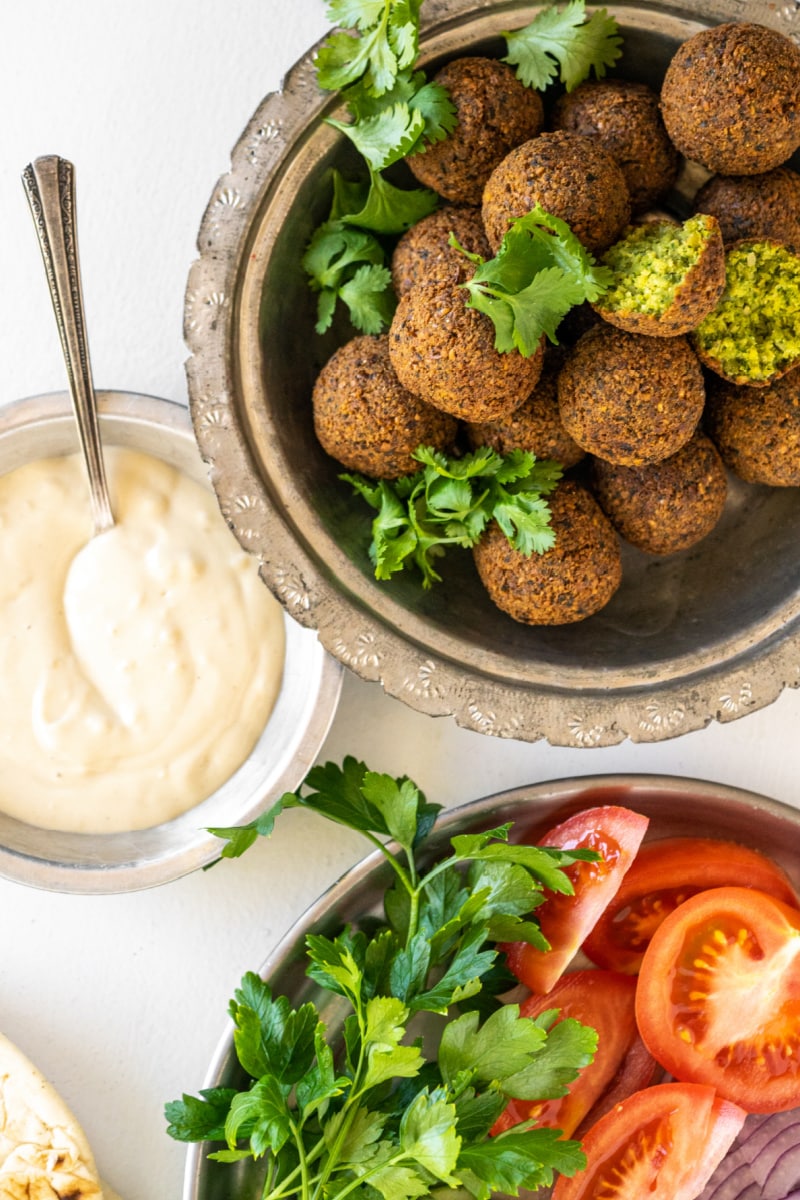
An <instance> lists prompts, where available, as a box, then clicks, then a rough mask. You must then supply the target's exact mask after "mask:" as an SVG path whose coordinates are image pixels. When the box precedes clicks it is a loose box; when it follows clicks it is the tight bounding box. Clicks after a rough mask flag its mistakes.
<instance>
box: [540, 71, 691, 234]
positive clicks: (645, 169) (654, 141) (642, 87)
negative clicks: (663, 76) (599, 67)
mask: <svg viewBox="0 0 800 1200" xmlns="http://www.w3.org/2000/svg"><path fill="white" fill-rule="evenodd" d="M551 124H552V127H553V129H564V130H566V131H567V132H569V133H581V134H583V135H584V137H591V138H594V139H595V140H596V141H597V142H598V143H599V145H601V146H602V147H603V149H604V150H607V151H608V153H609V154H610V155H611V157H612V158H613V159H614V161H615V162H616V163H617V164H618V166H619V167H620V168H621V170H622V174H623V175H624V176H625V182H626V184H627V185H628V191H629V193H630V197H631V208H632V211H633V212H634V213H640V212H645V211H646V209H648V208H649V207H650V205H651V204H653V203H654V202H655V201H656V200H658V199H659V197H660V196H663V195H664V193H665V192H667V191H669V189H670V188H671V187H672V184H673V183H674V182H675V177H676V175H677V174H678V161H679V159H678V151H677V150H676V149H675V147H674V146H673V144H672V142H671V141H670V140H669V137H668V136H667V131H666V129H665V128H664V122H663V121H662V119H661V112H660V110H659V107H658V95H657V94H656V93H655V92H654V91H653V89H652V88H650V87H648V86H647V84H645V83H633V82H632V81H630V80H627V79H598V80H587V81H586V82H585V83H581V84H579V85H578V87H576V88H575V89H574V91H571V92H565V93H564V95H563V96H561V97H560V98H559V99H558V100H557V101H556V103H555V106H554V108H553V112H552V117H551Z"/></svg>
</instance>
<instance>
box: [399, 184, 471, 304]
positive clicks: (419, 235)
mask: <svg viewBox="0 0 800 1200" xmlns="http://www.w3.org/2000/svg"><path fill="white" fill-rule="evenodd" d="M451 233H454V234H455V236H456V238H457V239H458V241H459V243H460V244H461V245H462V246H463V247H464V249H465V250H467V251H469V253H470V254H480V255H481V257H482V258H491V256H492V251H491V249H490V247H489V243H488V241H487V240H486V234H485V233H484V231H483V220H482V218H481V210H480V209H479V208H474V207H473V208H470V207H465V208H458V207H456V206H455V205H453V204H447V205H445V206H444V207H443V208H439V209H437V210H436V212H432V213H431V214H430V215H429V216H427V217H423V218H422V220H421V221H417V223H416V225H412V226H411V228H410V229H409V230H407V231H406V233H404V234H403V236H402V237H401V238H400V240H399V241H398V243H397V245H396V246H395V248H394V253H393V255H392V284H393V286H394V290H395V292H396V294H397V296H398V297H399V296H404V295H405V294H406V292H407V291H408V290H409V289H410V288H412V287H415V286H417V285H419V284H421V283H437V282H439V281H448V280H449V281H450V282H451V283H459V282H460V281H461V280H462V279H463V278H465V277H466V275H467V274H470V273H471V272H472V271H473V270H474V267H473V266H472V264H471V263H470V261H469V259H468V258H465V256H464V255H463V254H462V253H461V251H460V250H457V249H456V248H455V246H451V245H450V241H449V239H450V234H451Z"/></svg>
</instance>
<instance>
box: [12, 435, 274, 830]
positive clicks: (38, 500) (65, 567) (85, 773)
mask: <svg viewBox="0 0 800 1200" xmlns="http://www.w3.org/2000/svg"><path fill="white" fill-rule="evenodd" d="M107 469H108V475H109V483H110V487H111V493H112V502H113V507H114V514H115V518H116V524H115V526H114V528H113V529H111V530H109V531H108V532H106V533H103V534H101V535H100V536H98V537H92V536H91V534H92V529H91V520H90V509H89V502H88V495H87V488H86V482H85V477H84V474H83V464H82V463H81V461H80V460H79V458H78V457H77V456H76V457H70V458H53V459H46V460H41V461H38V462H34V463H30V464H27V465H26V466H23V467H20V468H19V469H17V470H15V471H12V472H10V473H9V474H7V475H5V476H3V477H2V478H0V567H1V569H0V810H2V811H4V812H6V813H8V814H9V815H10V816H13V817H16V818H18V819H19V820H21V821H26V822H28V823H29V824H31V825H38V826H42V827H44V828H47V829H58V830H73V831H79V832H102V833H111V832H118V831H122V830H133V829H142V828H146V827H148V826H151V825H155V824H159V823H160V822H162V821H165V820H168V819H170V818H171V817H174V816H176V815H177V814H178V813H181V812H183V811H185V810H186V809H188V808H191V807H192V806H193V805H195V804H197V803H199V801H201V800H203V799H205V798H206V797H207V796H209V795H210V794H211V793H212V792H213V791H215V789H216V788H217V787H219V786H220V785H221V784H222V783H224V782H225V781H226V780H227V779H228V778H229V777H230V776H231V775H232V774H233V772H234V771H235V770H236V768H237V767H239V766H240V765H241V763H242V762H243V761H244V760H245V758H246V757H247V755H248V754H249V752H250V750H251V749H252V747H253V746H254V744H255V742H256V741H257V739H258V736H259V734H260V733H261V731H262V730H263V728H264V725H265V724H266V721H267V718H268V716H269V714H270V712H271V710H272V707H273V705H274V703H275V699H276V697H277V694H278V691H279V688H280V682H281V675H282V671H283V658H284V629H283V613H282V610H281V608H280V605H279V604H278V603H277V601H276V600H275V599H274V597H273V596H272V595H270V593H269V592H268V591H267V589H266V588H265V587H264V585H263V584H262V583H261V581H260V580H259V579H258V576H257V572H256V568H255V564H254V562H253V560H252V559H251V558H249V557H248V556H247V555H246V554H245V553H244V551H242V550H241V549H240V548H239V546H238V545H237V544H236V542H235V540H234V538H233V537H232V536H231V534H230V532H229V530H228V529H227V528H226V527H225V523H224V522H223V521H222V519H221V518H220V515H219V511H218V509H217V507H216V502H215V500H214V497H213V496H212V495H211V494H210V493H209V492H207V491H206V490H205V489H204V488H202V487H200V485H199V484H196V483H194V482H193V481H192V480H190V479H188V478H187V477H186V476H185V475H182V474H181V473H180V472H179V471H177V470H175V469H174V468H172V467H170V466H168V465H167V464H165V463H163V462H161V461H160V460H158V459H155V458H151V457H149V456H146V455H143V454H140V453H138V452H134V451H131V450H123V449H119V448H115V447H112V448H111V449H110V450H108V451H107Z"/></svg>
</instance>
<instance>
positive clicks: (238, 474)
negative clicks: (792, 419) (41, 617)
mask: <svg viewBox="0 0 800 1200" xmlns="http://www.w3.org/2000/svg"><path fill="white" fill-rule="evenodd" d="M539 7H540V6H539V5H532V4H526V3H522V2H518V0H501V2H499V3H497V2H492V3H480V2H479V0H426V3H425V4H424V6H423V9H422V38H421V48H422V57H421V62H422V63H423V64H424V65H425V66H427V67H435V66H436V65H437V64H439V63H440V62H441V61H443V60H446V59H447V58H449V57H452V56H454V55H456V54H458V53H464V52H465V51H467V50H469V51H470V52H476V51H477V52H482V53H490V54H497V53H502V52H503V51H502V47H503V43H502V41H501V40H500V35H501V33H502V31H503V30H507V29H509V28H515V27H516V28H518V27H520V26H522V25H524V24H525V23H527V22H528V21H530V20H531V19H532V17H533V16H534V14H535V12H536V11H537V10H538V8H539ZM608 9H609V11H610V12H611V13H613V15H614V16H615V17H616V18H617V20H618V22H619V24H620V26H621V31H622V33H623V36H624V45H625V50H624V57H623V59H622V60H621V62H620V64H619V73H620V74H621V75H623V76H627V77H629V78H634V79H638V80H642V81H646V82H649V83H650V84H651V85H652V86H655V87H658V86H659V85H660V81H661V78H662V76H663V73H664V70H665V68H666V65H667V63H668V61H669V59H670V58H671V56H672V54H673V53H674V51H675V49H676V48H677V46H678V45H679V43H680V42H681V41H683V40H685V38H687V37H688V36H690V35H691V34H693V33H696V32H697V31H699V30H700V29H701V28H703V27H705V26H708V25H711V24H714V23H716V22H719V21H722V20H729V19H747V20H751V21H759V22H762V23H763V24H766V25H770V26H772V27H774V28H777V29H779V30H781V31H782V32H784V33H786V34H788V35H789V36H793V37H794V38H798V37H800V5H798V3H797V0H793V2H788V3H786V4H783V5H777V6H776V5H772V4H768V3H762V2H759V0H750V2H748V3H744V2H743V0H696V2H695V3H693V4H680V3H678V2H676V0H675V2H674V0H664V2H662V3H657V4H656V3H651V4H645V3H641V4H625V3H622V4H611V5H609V6H608ZM313 59H314V52H313V50H312V51H310V52H309V53H308V54H307V55H306V56H305V57H304V58H303V59H302V60H301V61H300V62H299V63H298V64H297V65H296V66H295V67H294V68H293V69H292V70H291V71H290V72H289V74H288V76H287V78H286V80H285V83H284V86H283V88H282V90H281V91H279V92H277V93H276V94H274V95H270V96H268V97H267V98H266V99H265V100H264V102H263V103H262V104H261V106H260V107H259V108H258V110H257V111H256V113H255V114H254V116H253V118H252V120H251V121H250V123H249V125H248V126H247V128H246V130H245V132H244V133H243V135H242V137H241V139H240V140H239V142H238V144H237V146H236V148H235V150H234V152H233V158H232V166H231V170H230V172H229V173H228V174H226V175H224V176H223V177H222V178H221V179H220V180H219V182H218V184H217V186H216V187H215V189H214V192H213V194H212V197H211V201H210V203H209V206H208V209H207V211H206V213H205V216H204V218H203V221H202V225H201V228H200V234H199V239H198V245H199V250H200V258H199V259H198V261H197V262H195V264H194V265H193V267H192V270H191V273H190V277H189V281H188V287H187V295H186V308H185V337H186V341H187V344H188V346H189V349H190V352H191V357H190V359H189V361H188V364H187V371H188V379H189V391H190V408H191V413H192V418H193V423H194V429H195V434H196V436H197V440H198V442H199V445H200V448H201V451H202V454H203V456H204V457H205V458H206V460H207V461H208V462H209V463H210V465H211V477H212V481H213V485H214V487H215V489H216V491H217V495H218V497H219V500H220V503H221V505H222V508H223V511H224V513H225V515H226V517H227V519H228V521H229V522H230V523H231V525H232V527H233V528H234V530H235V532H236V534H237V536H238V538H239V540H240V541H241V543H242V545H244V546H245V547H247V548H248V549H250V550H253V551H255V552H256V553H257V554H258V555H259V556H260V557H261V561H262V571H263V575H264V578H265V579H266V581H267V582H268V584H269V586H270V587H271V589H272V590H273V591H274V593H275V594H276V595H277V596H278V597H279V598H280V600H281V601H282V603H283V604H284V605H285V607H286V610H287V611H288V612H289V613H290V614H291V615H292V616H293V617H294V618H295V619H296V620H297V621H299V622H300V623H301V624H303V625H307V626H311V627H313V628H316V629H317V630H318V631H319V635H320V638H321V639H322V641H323V643H324V645H325V646H326V647H327V648H328V649H329V650H330V651H331V653H332V654H334V655H335V656H336V657H337V658H338V659H339V660H340V661H341V662H342V663H344V664H345V665H346V666H348V667H350V668H351V669H352V670H354V671H355V672H356V673H357V674H358V675H360V676H361V677H362V678H363V679H367V680H379V681H380V682H381V683H382V685H383V687H384V688H385V690H386V691H387V692H388V693H390V694H391V695H393V696H396V697H399V698H400V699H401V700H404V701H405V702H406V703H408V704H409V705H411V706H413V707H414V708H416V709H419V710H420V711H422V712H425V713H429V714H435V715H443V714H453V715H454V716H455V719H456V721H457V722H458V723H459V724H460V725H463V726H466V727H468V728H471V729H476V730H480V731H481V732H484V733H492V734H497V735H500V736H504V737H513V738H518V739H523V740H528V741H535V740H537V739H539V738H547V739H548V740H549V741H550V742H551V743H553V744H555V745H564V746H604V745H611V744H614V743H617V742H620V741H622V740H623V739H624V738H626V737H629V738H631V739H632V740H634V741H642V742H646V741H659V740H661V739H665V738H669V737H673V736H676V735H678V734H681V733H684V732H687V731H688V730H692V729H697V728H700V727H702V726H703V725H705V724H707V723H708V722H709V721H711V720H714V719H716V720H719V721H730V720H733V719H734V718H738V717H740V716H742V715H743V714H746V713H748V712H752V711H753V710H755V709H757V708H760V707H761V706H763V705H766V704H768V703H770V702H771V701H773V700H774V699H775V698H776V696H777V695H778V694H779V693H780V691H781V690H782V688H783V687H784V686H792V687H796V686H798V684H800V588H799V585H800V572H799V571H798V569H797V546H798V545H799V544H800V493H799V492H798V489H792V488H784V489H767V488H763V487H756V486H753V485H746V484H744V483H741V481H737V480H734V479H731V487H730V493H731V494H730V498H729V501H728V504H727V508H726V511H725V514H724V516H723V519H722V521H721V523H720V524H719V526H718V527H717V529H716V530H715V531H714V532H713V533H712V534H711V535H710V536H709V537H707V538H706V539H705V540H704V541H703V542H701V543H700V544H699V545H698V546H696V547H695V548H692V549H690V550H687V551H684V552H681V553H679V554H676V555H672V556H668V557H666V558H658V557H656V556H651V555H647V554H644V553H641V552H639V551H636V550H634V549H633V548H632V547H624V549H623V570H624V579H623V584H622V587H621V588H620V590H619V592H618V593H617V595H616V596H615V597H614V598H613V599H612V601H611V603H610V604H609V605H608V606H607V607H606V608H605V609H604V610H603V611H602V612H600V613H598V614H597V615H595V616H593V617H591V618H590V619H589V620H587V621H584V622H582V623H580V624H577V625H568V626H562V627H551V628H544V627H541V628H531V627H527V626H523V625H519V624H517V623H515V622H514V621H513V620H511V618H509V617H506V616H505V615H504V614H502V613H500V612H499V611H498V610H497V609H496V608H495V607H494V606H493V605H492V603H491V602H490V600H489V599H488V596H487V595H486V594H485V593H484V591H483V589H482V587H481V586H480V584H479V581H478V579H477V575H476V573H475V572H474V569H473V567H472V563H471V560H470V556H469V555H468V554H463V553H461V554H459V553H458V552H452V553H451V554H450V555H448V558H447V560H445V569H446V573H447V583H446V584H444V585H438V586H437V587H436V588H434V589H432V590H431V591H430V592H423V590H422V589H421V588H420V587H419V586H418V583H417V581H416V580H412V579H410V578H409V579H405V578H402V577H397V578H395V579H393V580H392V581H390V582H386V583H377V582H376V581H375V579H374V578H373V574H372V567H371V564H370V562H369V560H368V556H367V544H368V542H369V526H370V521H371V516H372V514H371V511H370V510H369V509H367V507H366V505H362V502H361V501H360V500H356V499H353V498H352V496H351V495H350V489H349V488H348V487H347V486H346V485H345V484H343V483H341V482H340V481H339V480H338V479H337V471H338V468H337V464H335V463H334V462H333V461H332V460H331V459H329V458H328V457H327V456H326V455H325V454H324V453H323V452H322V450H321V449H320V447H319V445H318V444H317V442H316V439H315V436H314V432H313V428H312V420H311V390H312V385H313V382H314V378H315V376H316V373H317V371H318V370H319V368H320V366H321V365H322V364H323V363H324V362H325V361H326V360H327V358H328V357H329V356H330V354H331V353H332V351H333V349H334V348H335V346H336V345H337V344H339V343H340V342H341V341H344V340H345V338H346V337H347V336H349V334H350V331H348V330H345V329H344V328H341V327H340V328H336V329H333V330H332V331H330V332H329V334H327V335H326V336H325V337H323V338H320V337H317V336H316V335H315V334H314V332H313V325H314V318H315V297H314V296H312V295H311V293H310V291H309V289H308V287H307V284H306V280H305V277H304V274H303V271H302V269H301V266H300V258H301V253H302V249H303V247H304V246H305V245H306V243H307V241H308V238H309V236H310V234H311V232H312V230H313V229H314V228H315V227H316V225H317V224H318V223H320V222H321V221H322V220H324V219H325V217H326V216H327V213H328V207H329V203H330V172H331V168H333V167H338V168H340V169H345V170H347V169H348V167H350V166H353V159H352V157H351V148H350V147H349V143H348V142H347V140H346V139H345V138H344V137H343V136H342V135H341V134H339V133H338V132H337V131H336V130H334V129H333V128H331V127H330V126H329V125H326V124H325V118H326V117H329V116H332V115H334V114H335V113H336V114H337V115H338V116H339V117H341V116H342V115H343V114H342V112H341V111H337V105H338V100H337V97H336V96H332V95H331V94H330V93H323V92H321V91H320V90H319V89H318V87H317V85H316V82H315V78H314V62H313Z"/></svg>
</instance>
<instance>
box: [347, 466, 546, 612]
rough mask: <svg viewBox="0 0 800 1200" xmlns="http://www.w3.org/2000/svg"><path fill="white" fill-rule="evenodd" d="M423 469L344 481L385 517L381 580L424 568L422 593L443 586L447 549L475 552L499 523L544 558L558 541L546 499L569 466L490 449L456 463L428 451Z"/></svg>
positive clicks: (376, 560) (379, 545)
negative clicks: (440, 569) (439, 564)
mask: <svg viewBox="0 0 800 1200" xmlns="http://www.w3.org/2000/svg"><path fill="white" fill-rule="evenodd" d="M414 458H416V459H417V460H418V462H420V463H422V464H423V465H422V468H421V470H419V471H417V472H415V473H414V474H413V475H404V476H402V477H401V478H400V479H396V480H393V481H390V480H386V479H379V480H373V479H366V478H365V477H364V476H362V475H352V474H343V475H341V476H340V478H341V479H343V480H345V482H347V483H350V484H351V485H352V486H353V488H354V489H355V490H356V492H357V493H358V494H359V495H360V496H362V497H363V499H364V500H366V501H367V503H368V504H369V505H371V506H372V508H374V509H376V510H377V514H378V515H377V516H376V517H375V519H374V520H373V523H372V542H371V545H370V549H369V555H370V559H371V561H372V563H373V564H374V566H375V578H376V579H390V578H391V577H392V575H394V574H395V573H396V572H397V571H401V570H403V568H405V567H411V566H416V567H417V568H418V569H419V571H420V572H421V574H422V586H423V587H424V588H430V587H431V586H432V585H433V584H434V583H438V582H440V581H441V576H440V575H439V574H438V573H437V571H436V568H435V565H434V563H435V561H436V560H437V559H438V558H440V557H441V556H442V555H443V554H444V553H445V549H446V547H447V546H461V547H465V548H469V547H470V546H474V545H475V543H476V542H477V541H478V540H479V538H480V536H481V534H482V533H483V531H484V530H485V529H486V526H487V525H488V524H489V522H490V521H491V520H492V519H494V520H495V521H497V523H498V525H499V526H500V528H501V529H502V530H503V533H505V535H506V537H507V538H508V539H509V541H510V542H511V544H512V545H513V546H515V547H516V549H518V550H519V551H521V553H523V554H525V555H529V554H532V553H534V552H535V553H537V554H542V553H543V552H544V551H545V550H549V549H550V547H551V546H552V545H553V544H554V542H555V534H554V533H553V530H552V528H551V527H550V509H549V506H548V504H547V501H546V500H544V499H543V497H544V496H546V495H547V494H548V493H550V492H552V491H553V489H554V488H555V487H556V485H557V483H558V481H559V479H560V478H561V467H560V465H559V464H558V463H555V462H551V461H549V460H541V461H538V460H537V459H536V458H535V456H534V455H533V454H530V453H529V452H528V451H525V450H512V451H511V452H510V453H509V454H506V455H500V454H498V453H497V452H496V451H495V450H492V449H491V448H489V447H487V446H482V447H481V448H480V449H478V450H475V451H474V452H473V453H471V454H466V455H464V457H463V458H451V457H449V456H448V455H446V454H443V453H442V452H441V451H438V450H434V449H433V448H432V447H430V446H420V447H419V448H418V449H417V450H416V451H415V452H414Z"/></svg>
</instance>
